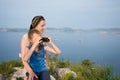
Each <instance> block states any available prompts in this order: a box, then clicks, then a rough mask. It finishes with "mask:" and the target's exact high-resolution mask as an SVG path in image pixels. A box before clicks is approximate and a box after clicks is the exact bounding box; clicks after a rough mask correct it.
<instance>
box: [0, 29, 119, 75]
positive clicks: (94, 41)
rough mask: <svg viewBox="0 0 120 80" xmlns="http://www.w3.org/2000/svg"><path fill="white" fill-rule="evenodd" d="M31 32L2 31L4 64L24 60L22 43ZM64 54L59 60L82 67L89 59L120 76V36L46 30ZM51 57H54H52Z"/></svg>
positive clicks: (0, 57)
mask: <svg viewBox="0 0 120 80" xmlns="http://www.w3.org/2000/svg"><path fill="white" fill-rule="evenodd" d="M26 33H27V31H0V63H2V62H4V61H9V60H20V57H19V53H20V42H21V38H22V36H23V35H24V34H26ZM44 36H50V37H51V38H52V41H53V42H54V43H55V44H56V45H57V46H58V47H59V48H60V50H61V51H62V53H61V54H60V55H59V56H58V57H59V59H64V60H70V61H71V62H72V63H74V62H75V63H80V62H81V61H82V60H84V59H89V60H90V61H92V62H95V63H96V64H100V65H102V66H113V71H114V72H115V73H120V62H119V61H120V35H113V34H110V33H107V32H105V31H104V32H85V31H67V30H46V31H45V32H44ZM49 54H50V55H51V53H49Z"/></svg>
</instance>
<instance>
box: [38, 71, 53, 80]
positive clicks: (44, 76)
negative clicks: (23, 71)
mask: <svg viewBox="0 0 120 80" xmlns="http://www.w3.org/2000/svg"><path fill="white" fill-rule="evenodd" d="M38 77H39V80H51V79H50V74H49V71H47V70H45V71H42V72H40V74H38Z"/></svg>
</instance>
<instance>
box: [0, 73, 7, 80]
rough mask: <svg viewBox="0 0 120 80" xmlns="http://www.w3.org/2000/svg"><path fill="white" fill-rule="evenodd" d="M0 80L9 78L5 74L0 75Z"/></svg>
mask: <svg viewBox="0 0 120 80" xmlns="http://www.w3.org/2000/svg"><path fill="white" fill-rule="evenodd" d="M0 80H9V76H8V75H7V74H0Z"/></svg>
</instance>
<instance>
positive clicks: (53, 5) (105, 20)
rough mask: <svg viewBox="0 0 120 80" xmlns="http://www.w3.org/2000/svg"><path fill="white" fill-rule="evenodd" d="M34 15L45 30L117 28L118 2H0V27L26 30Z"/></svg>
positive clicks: (118, 16)
mask: <svg viewBox="0 0 120 80" xmlns="http://www.w3.org/2000/svg"><path fill="white" fill-rule="evenodd" d="M36 15H42V16H44V17H45V19H46V27H55V28H65V27H69V28H81V29H88V28H89V29H91V28H116V27H117V28H120V0H0V27H6V28H29V25H30V24H31V20H32V18H33V17H34V16H36Z"/></svg>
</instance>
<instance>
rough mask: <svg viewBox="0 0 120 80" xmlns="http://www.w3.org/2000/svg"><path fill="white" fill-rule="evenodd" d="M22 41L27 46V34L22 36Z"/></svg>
mask: <svg viewBox="0 0 120 80" xmlns="http://www.w3.org/2000/svg"><path fill="white" fill-rule="evenodd" d="M22 41H23V42H24V43H26V44H27V45H29V39H28V33H26V34H24V35H23V36H22Z"/></svg>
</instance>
